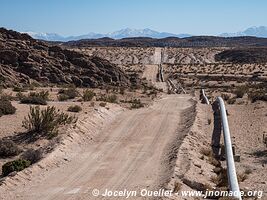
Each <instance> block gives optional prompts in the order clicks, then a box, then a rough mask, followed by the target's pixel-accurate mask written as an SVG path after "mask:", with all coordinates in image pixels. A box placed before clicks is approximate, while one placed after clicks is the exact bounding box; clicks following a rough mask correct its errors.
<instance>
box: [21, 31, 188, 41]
mask: <svg viewBox="0 0 267 200" xmlns="http://www.w3.org/2000/svg"><path fill="white" fill-rule="evenodd" d="M24 33H27V34H29V35H30V36H32V37H33V38H35V39H40V40H48V41H71V40H81V39H97V38H103V37H109V38H113V39H122V38H129V37H151V38H165V37H179V38H184V37H190V36H191V35H189V34H173V33H167V32H157V31H154V30H151V29H148V28H146V29H130V28H126V29H122V30H119V31H115V32H111V33H107V34H101V33H93V32H91V33H88V34H86V35H79V36H68V37H63V36H61V35H58V34H56V33H36V32H32V31H26V32H24Z"/></svg>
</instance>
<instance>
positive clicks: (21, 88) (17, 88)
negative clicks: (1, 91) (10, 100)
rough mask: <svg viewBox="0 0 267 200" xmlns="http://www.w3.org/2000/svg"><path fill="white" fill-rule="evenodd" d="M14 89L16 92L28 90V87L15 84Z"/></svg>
mask: <svg viewBox="0 0 267 200" xmlns="http://www.w3.org/2000/svg"><path fill="white" fill-rule="evenodd" d="M13 91H14V92H26V89H25V88H23V87H19V86H15V87H14V88H13Z"/></svg>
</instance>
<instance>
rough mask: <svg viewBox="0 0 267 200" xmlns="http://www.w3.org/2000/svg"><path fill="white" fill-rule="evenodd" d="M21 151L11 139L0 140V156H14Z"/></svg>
mask: <svg viewBox="0 0 267 200" xmlns="http://www.w3.org/2000/svg"><path fill="white" fill-rule="evenodd" d="M20 152H21V150H20V149H19V148H18V146H17V145H16V144H15V143H14V142H13V141H11V140H0V158H8V157H12V156H16V155H18V154H19V153H20Z"/></svg>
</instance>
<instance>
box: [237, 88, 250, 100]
mask: <svg viewBox="0 0 267 200" xmlns="http://www.w3.org/2000/svg"><path fill="white" fill-rule="evenodd" d="M247 92H248V88H247V87H246V86H239V87H237V88H236V90H235V91H234V94H235V95H236V98H242V97H243V96H244V94H245V93H247Z"/></svg>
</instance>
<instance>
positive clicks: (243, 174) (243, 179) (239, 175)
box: [237, 172, 248, 182]
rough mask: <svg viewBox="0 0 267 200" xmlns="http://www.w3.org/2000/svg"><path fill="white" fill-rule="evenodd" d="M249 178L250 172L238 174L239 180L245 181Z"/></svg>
mask: <svg viewBox="0 0 267 200" xmlns="http://www.w3.org/2000/svg"><path fill="white" fill-rule="evenodd" d="M247 178H248V174H246V173H245V172H243V173H238V174H237V179H238V182H244V181H245V180H246V179H247Z"/></svg>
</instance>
